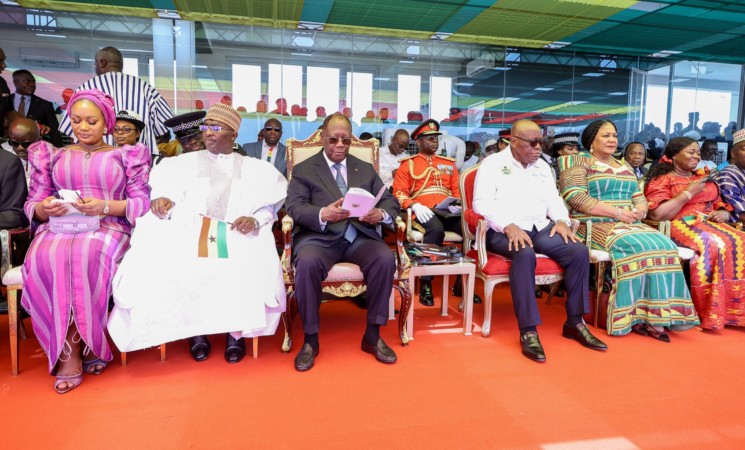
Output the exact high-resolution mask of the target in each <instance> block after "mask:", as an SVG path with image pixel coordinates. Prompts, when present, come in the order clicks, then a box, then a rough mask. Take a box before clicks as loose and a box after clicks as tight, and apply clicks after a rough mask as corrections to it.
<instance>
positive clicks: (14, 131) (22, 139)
mask: <svg viewBox="0 0 745 450" xmlns="http://www.w3.org/2000/svg"><path fill="white" fill-rule="evenodd" d="M39 136H40V135H39V126H38V125H36V122H34V121H33V120H31V119H28V118H26V117H22V118H19V119H15V120H14V121H12V122H11V123H10V126H8V138H9V139H8V141H9V143H10V145H11V146H12V147H13V151H14V152H16V155H18V156H19V157H20V158H21V159H23V160H28V146H29V145H31V144H32V143H34V142H36V141H38V140H39Z"/></svg>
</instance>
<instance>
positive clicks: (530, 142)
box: [510, 120, 543, 167]
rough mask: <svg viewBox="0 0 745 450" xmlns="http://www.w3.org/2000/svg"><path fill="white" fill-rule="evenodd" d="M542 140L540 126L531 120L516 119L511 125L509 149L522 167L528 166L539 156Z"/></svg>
mask: <svg viewBox="0 0 745 450" xmlns="http://www.w3.org/2000/svg"><path fill="white" fill-rule="evenodd" d="M542 141H543V136H542V135H541V127H539V126H538V125H537V124H536V123H535V122H533V121H532V120H518V121H517V122H515V123H514V124H513V125H512V132H511V133H510V151H511V152H512V156H513V157H514V158H515V160H517V162H519V163H520V164H522V165H523V167H528V165H530V164H533V163H535V162H536V161H537V160H538V158H540V156H541V142H542Z"/></svg>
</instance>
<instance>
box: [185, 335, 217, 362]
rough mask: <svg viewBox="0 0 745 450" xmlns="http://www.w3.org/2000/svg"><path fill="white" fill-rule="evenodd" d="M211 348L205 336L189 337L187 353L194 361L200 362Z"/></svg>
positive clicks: (205, 357)
mask: <svg viewBox="0 0 745 450" xmlns="http://www.w3.org/2000/svg"><path fill="white" fill-rule="evenodd" d="M210 350H212V345H210V341H208V340H207V336H193V337H190V338H189V353H191V357H192V358H194V361H197V362H200V361H204V360H205V359H207V357H208V356H209V355H210Z"/></svg>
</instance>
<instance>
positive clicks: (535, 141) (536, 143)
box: [512, 134, 543, 147]
mask: <svg viewBox="0 0 745 450" xmlns="http://www.w3.org/2000/svg"><path fill="white" fill-rule="evenodd" d="M512 137H513V138H516V139H520V140H521V141H525V142H527V143H528V145H530V146H531V147H540V146H541V144H542V143H543V139H541V138H535V139H525V138H521V137H520V136H515V135H514V134H513V135H512Z"/></svg>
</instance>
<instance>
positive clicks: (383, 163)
mask: <svg viewBox="0 0 745 450" xmlns="http://www.w3.org/2000/svg"><path fill="white" fill-rule="evenodd" d="M407 156H409V155H408V154H407V153H406V152H401V154H399V155H394V154H393V153H391V150H390V149H389V148H388V147H385V148H383V149H381V150H380V159H379V160H378V166H379V169H378V173H379V174H380V179H381V180H383V184H385V187H391V186H393V171H394V170H396V169H398V166H400V165H401V160H402V159H404V158H406V157H407Z"/></svg>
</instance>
